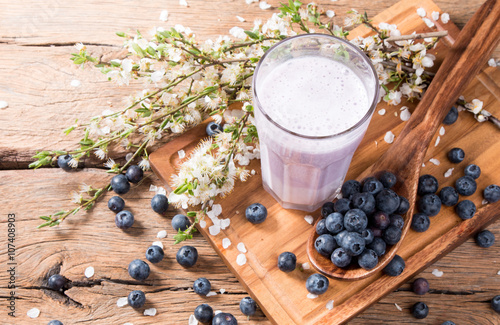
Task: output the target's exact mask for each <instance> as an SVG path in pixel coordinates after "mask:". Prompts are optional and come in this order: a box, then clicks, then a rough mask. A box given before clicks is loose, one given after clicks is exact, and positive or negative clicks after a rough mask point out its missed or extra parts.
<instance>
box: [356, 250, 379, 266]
mask: <svg viewBox="0 0 500 325" xmlns="http://www.w3.org/2000/svg"><path fill="white" fill-rule="evenodd" d="M358 264H359V266H361V267H362V268H364V269H365V270H371V269H373V268H374V267H375V266H377V264H378V255H377V253H376V252H375V251H373V250H371V249H365V251H364V252H363V253H361V255H359V257H358Z"/></svg>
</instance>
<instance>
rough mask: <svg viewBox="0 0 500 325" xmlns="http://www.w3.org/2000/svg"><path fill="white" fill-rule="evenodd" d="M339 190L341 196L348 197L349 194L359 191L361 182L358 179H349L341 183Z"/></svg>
mask: <svg viewBox="0 0 500 325" xmlns="http://www.w3.org/2000/svg"><path fill="white" fill-rule="evenodd" d="M340 191H341V192H342V196H343V197H345V198H346V199H349V198H350V197H351V195H353V194H356V193H359V192H361V184H360V183H359V182H358V181H356V180H354V179H351V180H349V181H347V182H345V183H344V184H343V185H342V188H341V189H340Z"/></svg>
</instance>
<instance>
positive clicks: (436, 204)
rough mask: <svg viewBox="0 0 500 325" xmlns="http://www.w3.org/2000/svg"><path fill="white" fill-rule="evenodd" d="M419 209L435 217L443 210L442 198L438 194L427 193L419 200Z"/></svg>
mask: <svg viewBox="0 0 500 325" xmlns="http://www.w3.org/2000/svg"><path fill="white" fill-rule="evenodd" d="M417 208H418V211H420V212H422V213H424V214H426V215H428V216H429V217H433V216H435V215H437V214H438V213H439V211H441V199H440V198H439V196H437V195H436V194H426V195H424V196H422V197H421V198H420V199H419V200H418V201H417Z"/></svg>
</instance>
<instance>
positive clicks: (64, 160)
mask: <svg viewBox="0 0 500 325" xmlns="http://www.w3.org/2000/svg"><path fill="white" fill-rule="evenodd" d="M71 159H73V157H72V156H71V155H62V156H59V157H57V166H59V168H61V169H62V170H65V171H70V170H71V169H72V168H71V166H70V165H69V162H70V161H71Z"/></svg>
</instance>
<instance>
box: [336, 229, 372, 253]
mask: <svg viewBox="0 0 500 325" xmlns="http://www.w3.org/2000/svg"><path fill="white" fill-rule="evenodd" d="M338 244H339V245H340V246H341V247H342V248H344V249H345V251H346V253H347V254H349V255H351V256H358V255H359V254H361V253H363V251H364V250H365V245H366V244H365V240H364V238H363V237H361V235H360V234H358V233H357V232H348V233H347V234H346V235H345V236H344V238H342V242H341V243H338Z"/></svg>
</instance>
